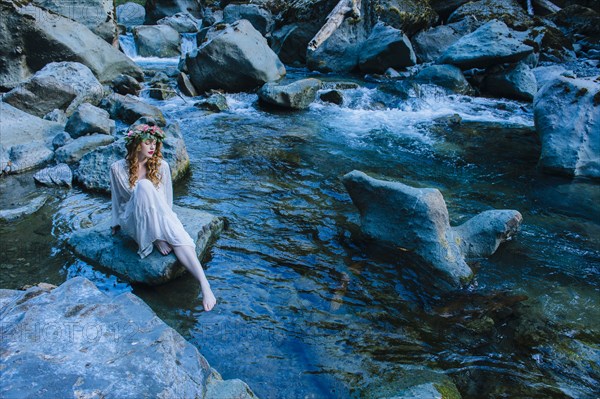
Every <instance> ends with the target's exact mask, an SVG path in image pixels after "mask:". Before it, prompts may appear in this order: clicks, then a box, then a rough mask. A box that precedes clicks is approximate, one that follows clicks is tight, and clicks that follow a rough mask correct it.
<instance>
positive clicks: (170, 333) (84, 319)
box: [0, 277, 255, 399]
mask: <svg viewBox="0 0 600 399" xmlns="http://www.w3.org/2000/svg"><path fill="white" fill-rule="evenodd" d="M48 288H49V287H47V288H43V287H39V286H35V287H32V288H30V289H28V290H26V291H17V290H4V289H2V290H0V306H1V307H2V313H1V314H0V322H1V323H2V358H1V360H0V367H1V369H2V379H0V396H1V397H3V398H106V399H109V398H119V399H129V398H131V399H137V398H163V399H181V398H205V399H208V398H224V397H229V398H232V397H236V398H242V399H245V398H254V397H255V396H254V394H252V391H251V390H250V388H249V387H248V386H247V385H246V384H245V383H243V382H241V381H240V380H231V383H229V382H230V381H222V380H220V379H219V378H220V376H219V375H218V373H216V372H215V371H214V369H212V368H211V367H210V365H209V364H208V362H207V361H206V359H205V358H204V357H203V356H202V355H201V354H200V353H199V352H198V349H196V347H194V346H193V345H192V344H191V343H189V342H187V341H186V340H185V339H184V338H183V337H182V336H181V335H180V334H179V333H178V332H177V331H175V330H173V329H172V328H171V327H169V326H168V325H166V324H165V323H164V322H163V321H162V320H161V319H159V318H158V316H157V315H156V314H155V313H154V312H153V311H152V309H150V307H149V306H148V305H146V304H145V303H144V302H143V301H142V300H141V299H140V298H138V297H137V296H135V295H133V294H132V293H131V292H126V293H123V294H120V295H117V296H110V295H107V294H105V293H103V292H101V291H100V290H98V288H96V286H95V285H94V284H93V283H92V282H91V281H89V280H87V279H86V278H84V277H75V278H72V279H70V280H67V281H66V282H65V283H63V284H61V285H60V286H59V287H57V288H55V289H53V290H50V289H48ZM241 385H243V387H242V386H241ZM235 388H237V389H235ZM242 388H243V389H242ZM207 391H210V393H211V394H210V395H209V394H208V392H207ZM230 392H236V396H226V395H227V393H230Z"/></svg>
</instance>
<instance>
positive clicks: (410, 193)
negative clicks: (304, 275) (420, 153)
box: [342, 171, 522, 287]
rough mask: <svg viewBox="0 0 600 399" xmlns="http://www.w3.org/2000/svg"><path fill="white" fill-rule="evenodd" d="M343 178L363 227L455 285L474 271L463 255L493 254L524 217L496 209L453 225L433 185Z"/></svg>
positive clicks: (358, 175) (352, 174)
mask: <svg viewBox="0 0 600 399" xmlns="http://www.w3.org/2000/svg"><path fill="white" fill-rule="evenodd" d="M342 181H343V183H344V186H345V187H346V190H348V193H349V194H350V197H351V198H352V202H353V203H354V205H356V207H357V208H358V210H359V212H360V216H361V229H362V231H363V232H364V233H366V234H367V235H368V236H370V237H372V238H375V239H377V240H382V241H385V242H388V243H391V244H393V245H396V246H400V247H402V248H404V249H405V250H408V251H410V252H412V253H413V254H415V255H417V256H418V257H419V258H421V259H422V260H423V261H425V262H426V263H427V264H429V265H431V266H432V268H433V269H434V270H435V271H437V272H439V273H440V274H441V275H442V277H443V278H444V279H445V280H447V281H449V282H450V284H451V285H452V286H454V287H459V286H461V285H463V284H465V283H466V282H468V281H469V280H470V279H471V277H472V274H473V272H472V271H471V269H470V268H469V266H468V265H467V264H466V262H465V258H471V257H481V256H489V255H491V254H492V253H494V251H495V250H496V249H497V248H498V245H499V244H500V243H501V242H503V241H505V240H506V239H508V238H510V237H511V236H513V235H514V234H516V232H517V230H518V228H519V226H520V224H521V221H522V216H521V214H520V213H519V212H517V211H513V210H494V211H487V212H483V213H481V214H479V215H477V216H475V217H474V218H473V219H471V220H469V221H467V222H466V223H464V224H463V225H461V226H458V227H456V228H452V227H450V222H449V216H448V210H447V209H446V203H445V201H444V198H443V197H442V194H441V193H440V192H439V191H438V190H437V189H432V188H414V187H410V186H407V185H405V184H402V183H398V182H388V181H383V180H377V179H374V178H371V177H369V176H367V175H366V174H364V173H363V172H359V171H353V172H350V173H348V174H347V175H345V176H344V177H343V179H342Z"/></svg>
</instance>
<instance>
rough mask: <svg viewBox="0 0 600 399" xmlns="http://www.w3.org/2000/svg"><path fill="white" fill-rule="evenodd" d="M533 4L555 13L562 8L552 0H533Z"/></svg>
mask: <svg viewBox="0 0 600 399" xmlns="http://www.w3.org/2000/svg"><path fill="white" fill-rule="evenodd" d="M533 4H534V5H535V6H537V7H540V8H541V9H543V10H546V11H548V12H551V13H555V12H558V11H560V10H561V8H560V7H559V6H557V5H556V4H554V3H553V2H551V1H550V0H533Z"/></svg>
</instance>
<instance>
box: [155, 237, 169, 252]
mask: <svg viewBox="0 0 600 399" xmlns="http://www.w3.org/2000/svg"><path fill="white" fill-rule="evenodd" d="M154 245H156V248H157V249H158V251H159V252H160V253H161V254H163V255H168V254H170V253H171V251H173V248H172V247H171V246H170V245H169V243H168V242H166V241H163V240H156V241H154Z"/></svg>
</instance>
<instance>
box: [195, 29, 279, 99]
mask: <svg viewBox="0 0 600 399" xmlns="http://www.w3.org/2000/svg"><path fill="white" fill-rule="evenodd" d="M185 63H186V67H187V69H188V73H189V76H190V80H191V81H192V84H193V85H194V87H195V88H196V90H197V91H198V92H204V91H207V90H209V89H224V90H226V91H231V92H236V91H246V90H253V89H256V88H257V87H260V86H261V85H263V84H265V83H267V82H273V81H277V80H279V79H281V78H282V77H284V76H285V73H286V71H285V67H284V66H283V64H282V63H281V61H279V58H278V57H277V55H276V54H275V53H274V52H273V50H271V49H270V48H269V45H268V44H267V41H266V39H265V38H264V37H263V36H262V35H261V34H260V32H258V31H257V30H256V29H254V27H253V26H252V25H251V24H250V22H248V21H246V20H244V19H242V20H240V21H237V22H235V23H233V24H231V25H226V24H224V25H217V26H215V27H213V28H212V31H211V32H208V34H207V41H206V42H205V43H204V44H202V46H200V47H199V48H197V49H195V50H193V51H192V52H191V53H189V54H187V55H186V58H185Z"/></svg>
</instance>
